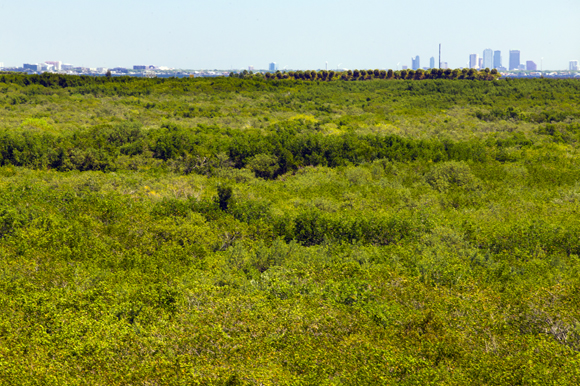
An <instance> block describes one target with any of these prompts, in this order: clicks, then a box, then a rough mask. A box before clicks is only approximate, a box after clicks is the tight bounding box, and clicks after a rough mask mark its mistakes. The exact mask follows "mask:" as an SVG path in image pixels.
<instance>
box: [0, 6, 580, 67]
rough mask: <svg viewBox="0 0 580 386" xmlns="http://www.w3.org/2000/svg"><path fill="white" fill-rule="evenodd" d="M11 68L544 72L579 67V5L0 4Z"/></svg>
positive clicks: (0, 49) (0, 46)
mask: <svg viewBox="0 0 580 386" xmlns="http://www.w3.org/2000/svg"><path fill="white" fill-rule="evenodd" d="M0 15H1V16H2V22H1V23H0V62H3V63H4V66H22V64H23V63H40V62H44V61H62V62H64V63H70V64H74V65H76V66H84V67H107V68H112V67H131V66H133V65H139V64H142V65H157V66H167V67H172V68H181V69H210V70H212V69H223V70H230V69H241V68H247V67H248V66H254V67H255V68H256V69H267V68H268V63H270V62H276V63H277V65H278V68H279V69H281V70H282V69H284V68H286V69H303V70H304V69H324V68H325V67H326V62H328V68H329V69H336V68H348V69H355V68H359V69H375V68H379V69H385V68H392V69H397V68H402V66H403V65H407V66H409V67H410V66H411V57H414V56H416V55H419V56H420V58H421V66H422V67H425V66H428V65H429V58H430V57H431V56H434V57H435V62H436V63H437V61H438V46H439V44H440V43H441V44H442V61H444V62H448V64H449V66H450V67H452V68H457V67H467V62H468V59H469V54H472V53H476V54H478V55H479V56H480V57H481V56H482V55H483V50H484V49H486V48H491V49H493V50H501V51H502V57H503V65H504V66H506V67H507V64H508V61H509V50H520V52H521V61H522V62H523V63H525V61H526V60H532V61H534V62H536V64H537V65H538V69H540V67H541V68H542V69H544V70H564V69H567V68H568V63H569V61H570V60H580V24H579V23H578V21H579V20H580V1H579V0H551V1H539V0H526V1H519V0H512V1H511V2H508V1H505V0H501V1H500V0H488V1H486V2H482V1H474V0H447V1H444V2H441V1H435V0H415V1H412V2H409V1H390V0H382V1H381V0H358V1H347V0H334V1H330V0H308V1H307V0H288V1H284V2H281V1H273V0H270V1H266V0H245V1H233V0H205V1H198V0H163V1H161V0H158V1H153V0H100V1H88V0H50V1H46V0H42V1H41V0H27V1H17V0H0ZM542 58H543V59H542Z"/></svg>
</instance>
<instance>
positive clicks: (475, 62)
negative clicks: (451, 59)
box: [469, 54, 479, 68]
mask: <svg viewBox="0 0 580 386" xmlns="http://www.w3.org/2000/svg"><path fill="white" fill-rule="evenodd" d="M478 62H479V60H478V58H477V54H471V55H469V68H477V65H478V64H479V63H478Z"/></svg>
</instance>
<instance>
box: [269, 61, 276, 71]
mask: <svg viewBox="0 0 580 386" xmlns="http://www.w3.org/2000/svg"><path fill="white" fill-rule="evenodd" d="M268 70H269V71H270V72H274V71H276V62H272V63H270V66H269V67H268Z"/></svg>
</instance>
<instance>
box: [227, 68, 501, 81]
mask: <svg viewBox="0 0 580 386" xmlns="http://www.w3.org/2000/svg"><path fill="white" fill-rule="evenodd" d="M251 75H252V74H250V73H248V72H241V73H239V74H234V73H231V74H230V76H232V77H233V76H238V77H247V76H251ZM254 76H256V75H255V74H254ZM258 76H261V75H258ZM264 76H265V78H266V79H274V78H276V79H299V80H322V81H332V80H346V81H349V80H351V81H352V80H371V79H406V80H424V79H469V80H494V79H497V78H499V77H500V76H501V75H500V74H499V73H498V72H497V70H496V69H493V70H490V69H489V68H486V69H484V70H480V71H478V70H476V69H473V68H470V69H467V68H463V69H454V70H452V69H450V68H448V69H438V68H432V69H430V70H422V69H418V70H401V71H393V70H388V71H387V70H378V69H375V70H348V71H337V72H335V71H332V70H331V71H326V70H322V71H318V72H317V71H314V70H312V71H308V70H307V71H289V72H280V71H277V72H276V73H266V74H265V75H264Z"/></svg>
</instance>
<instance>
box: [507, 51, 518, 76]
mask: <svg viewBox="0 0 580 386" xmlns="http://www.w3.org/2000/svg"><path fill="white" fill-rule="evenodd" d="M519 68H520V51H519V50H510V65H509V70H510V71H511V70H518V69H519Z"/></svg>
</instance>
